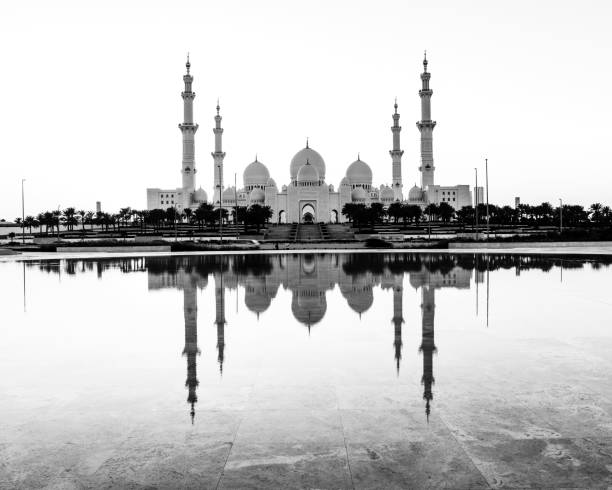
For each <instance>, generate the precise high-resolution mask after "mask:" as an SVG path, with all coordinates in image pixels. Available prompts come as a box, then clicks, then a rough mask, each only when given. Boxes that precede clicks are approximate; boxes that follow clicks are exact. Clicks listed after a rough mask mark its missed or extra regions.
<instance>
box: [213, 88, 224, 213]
mask: <svg viewBox="0 0 612 490" xmlns="http://www.w3.org/2000/svg"><path fill="white" fill-rule="evenodd" d="M220 110H221V107H219V99H217V115H216V116H215V127H214V128H213V133H215V151H214V152H212V153H211V155H212V157H213V162H214V165H215V192H214V195H213V205H214V206H220V205H221V197H222V196H221V194H222V192H223V189H222V186H223V159H224V158H225V152H224V151H223V141H222V138H223V128H222V127H221V119H222V118H221V115H220V114H219V111H220Z"/></svg>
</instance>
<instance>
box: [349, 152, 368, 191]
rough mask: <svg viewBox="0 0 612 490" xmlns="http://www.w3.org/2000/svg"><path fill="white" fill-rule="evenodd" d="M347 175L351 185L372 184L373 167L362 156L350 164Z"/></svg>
mask: <svg viewBox="0 0 612 490" xmlns="http://www.w3.org/2000/svg"><path fill="white" fill-rule="evenodd" d="M346 176H347V177H348V179H349V182H350V183H351V185H372V169H370V166H369V165H368V164H367V163H366V162H364V161H363V160H361V159H360V158H357V160H355V161H354V162H353V163H351V164H350V165H349V167H348V168H347V169H346Z"/></svg>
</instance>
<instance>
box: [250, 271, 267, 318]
mask: <svg viewBox="0 0 612 490" xmlns="http://www.w3.org/2000/svg"><path fill="white" fill-rule="evenodd" d="M271 302H272V298H271V295H270V294H268V291H267V288H266V282H265V279H263V278H262V277H248V278H247V280H246V284H245V287H244V304H245V305H246V307H247V308H248V309H249V311H252V312H253V313H257V314H258V315H259V314H260V313H263V312H264V311H266V310H267V309H268V308H269V306H270V303H271Z"/></svg>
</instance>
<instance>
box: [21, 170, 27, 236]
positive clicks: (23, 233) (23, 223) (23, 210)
mask: <svg viewBox="0 0 612 490" xmlns="http://www.w3.org/2000/svg"><path fill="white" fill-rule="evenodd" d="M25 180H26V179H21V244H22V245H23V244H25V204H24V203H25V200H24V197H23V183H24V182H25Z"/></svg>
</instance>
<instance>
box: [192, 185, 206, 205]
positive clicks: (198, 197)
mask: <svg viewBox="0 0 612 490" xmlns="http://www.w3.org/2000/svg"><path fill="white" fill-rule="evenodd" d="M193 198H194V200H195V201H196V202H206V201H208V196H207V195H206V191H205V190H204V189H202V188H201V187H200V188H199V189H198V190H197V191H195V193H194V195H193Z"/></svg>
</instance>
